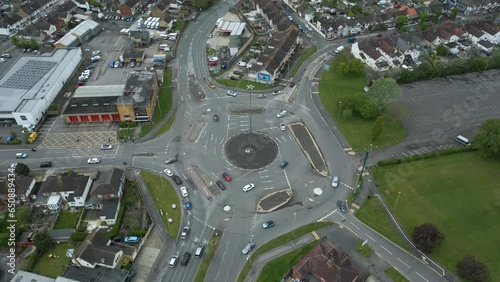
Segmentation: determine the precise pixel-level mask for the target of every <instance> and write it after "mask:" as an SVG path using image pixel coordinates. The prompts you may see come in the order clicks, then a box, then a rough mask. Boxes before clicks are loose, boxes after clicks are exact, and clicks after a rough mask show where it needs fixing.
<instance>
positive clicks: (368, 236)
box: [365, 233, 375, 242]
mask: <svg viewBox="0 0 500 282" xmlns="http://www.w3.org/2000/svg"><path fill="white" fill-rule="evenodd" d="M365 235H366V237H368V238H370V239H371V240H372V241H373V242H375V239H373V238H372V237H370V235H368V234H366V233H365Z"/></svg>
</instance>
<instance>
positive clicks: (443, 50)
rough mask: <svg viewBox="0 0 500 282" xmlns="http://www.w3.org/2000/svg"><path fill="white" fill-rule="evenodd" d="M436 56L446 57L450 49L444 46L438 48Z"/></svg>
mask: <svg viewBox="0 0 500 282" xmlns="http://www.w3.org/2000/svg"><path fill="white" fill-rule="evenodd" d="M436 54H437V55H438V56H441V57H442V56H446V55H447V54H448V48H446V47H445V46H444V45H443V44H441V45H439V46H438V47H436Z"/></svg>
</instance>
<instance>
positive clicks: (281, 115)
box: [276, 110, 288, 118]
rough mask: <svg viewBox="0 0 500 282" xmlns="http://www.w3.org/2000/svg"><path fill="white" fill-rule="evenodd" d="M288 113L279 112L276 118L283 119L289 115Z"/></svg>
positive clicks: (284, 111)
mask: <svg viewBox="0 0 500 282" xmlns="http://www.w3.org/2000/svg"><path fill="white" fill-rule="evenodd" d="M287 113H288V111H287V110H281V112H279V113H278V114H277V115H276V117H278V118H282V117H284V116H286V114H287Z"/></svg>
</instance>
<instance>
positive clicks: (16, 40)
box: [10, 36, 21, 46]
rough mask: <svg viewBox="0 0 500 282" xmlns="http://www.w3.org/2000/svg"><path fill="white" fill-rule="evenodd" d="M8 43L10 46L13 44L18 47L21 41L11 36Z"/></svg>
mask: <svg viewBox="0 0 500 282" xmlns="http://www.w3.org/2000/svg"><path fill="white" fill-rule="evenodd" d="M10 41H11V42H12V44H14V45H16V46H19V44H21V39H19V37H17V36H12V38H11V39H10Z"/></svg>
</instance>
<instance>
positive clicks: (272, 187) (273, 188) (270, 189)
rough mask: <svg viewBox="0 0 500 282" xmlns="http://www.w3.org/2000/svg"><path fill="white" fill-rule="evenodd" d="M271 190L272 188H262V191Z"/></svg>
mask: <svg viewBox="0 0 500 282" xmlns="http://www.w3.org/2000/svg"><path fill="white" fill-rule="evenodd" d="M271 189H274V187H269V188H264V190H271Z"/></svg>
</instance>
